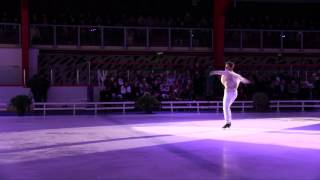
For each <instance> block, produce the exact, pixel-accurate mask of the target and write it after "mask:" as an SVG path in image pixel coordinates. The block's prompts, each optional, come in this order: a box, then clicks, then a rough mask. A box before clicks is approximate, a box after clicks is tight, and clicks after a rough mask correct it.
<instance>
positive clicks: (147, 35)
mask: <svg viewBox="0 0 320 180" xmlns="http://www.w3.org/2000/svg"><path fill="white" fill-rule="evenodd" d="M146 47H147V48H149V47H150V34H149V27H146Z"/></svg>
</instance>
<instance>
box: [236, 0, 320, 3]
mask: <svg viewBox="0 0 320 180" xmlns="http://www.w3.org/2000/svg"><path fill="white" fill-rule="evenodd" d="M234 1H238V2H271V3H275V2H285V3H320V1H319V0H234Z"/></svg>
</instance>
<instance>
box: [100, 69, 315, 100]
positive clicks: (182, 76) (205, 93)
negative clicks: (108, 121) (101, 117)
mask: <svg viewBox="0 0 320 180" xmlns="http://www.w3.org/2000/svg"><path fill="white" fill-rule="evenodd" d="M208 72H209V70H200V69H190V70H189V71H183V72H176V71H164V72H157V73H156V72H153V71H151V72H147V71H136V72H131V73H130V77H128V76H127V74H126V73H117V72H115V73H111V74H110V75H109V76H108V77H107V79H106V81H105V83H104V89H103V90H102V91H101V93H100V98H101V100H102V101H111V100H135V99H137V98H138V97H140V96H142V95H143V94H144V93H145V92H149V93H151V94H152V95H154V96H155V97H157V98H158V99H159V100H221V99H222V95H223V86H222V84H221V83H220V79H219V77H217V76H208ZM240 73H241V74H243V75H244V76H245V77H248V79H250V80H251V82H252V83H251V84H248V85H243V84H241V85H240V87H239V96H238V99H239V100H251V99H252V96H253V95H254V94H255V93H257V92H264V93H266V94H267V95H268V96H269V98H270V99H275V100H278V99H286V100H287V99H319V98H320V94H319V92H320V73H317V72H314V73H309V75H308V76H305V75H302V74H301V75H297V73H290V72H254V71H251V72H248V71H243V72H240Z"/></svg>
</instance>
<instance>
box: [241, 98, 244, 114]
mask: <svg viewBox="0 0 320 180" xmlns="http://www.w3.org/2000/svg"><path fill="white" fill-rule="evenodd" d="M241 104H242V110H241V112H242V113H244V102H243V101H242V103H241Z"/></svg>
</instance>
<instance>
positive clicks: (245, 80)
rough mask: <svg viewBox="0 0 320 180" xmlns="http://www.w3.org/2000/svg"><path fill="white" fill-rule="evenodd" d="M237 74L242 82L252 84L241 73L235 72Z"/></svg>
mask: <svg viewBox="0 0 320 180" xmlns="http://www.w3.org/2000/svg"><path fill="white" fill-rule="evenodd" d="M235 75H236V77H237V78H238V79H239V80H240V82H242V83H244V84H250V83H251V82H250V81H249V80H248V79H246V78H244V77H242V76H241V75H240V74H237V73H235Z"/></svg>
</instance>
